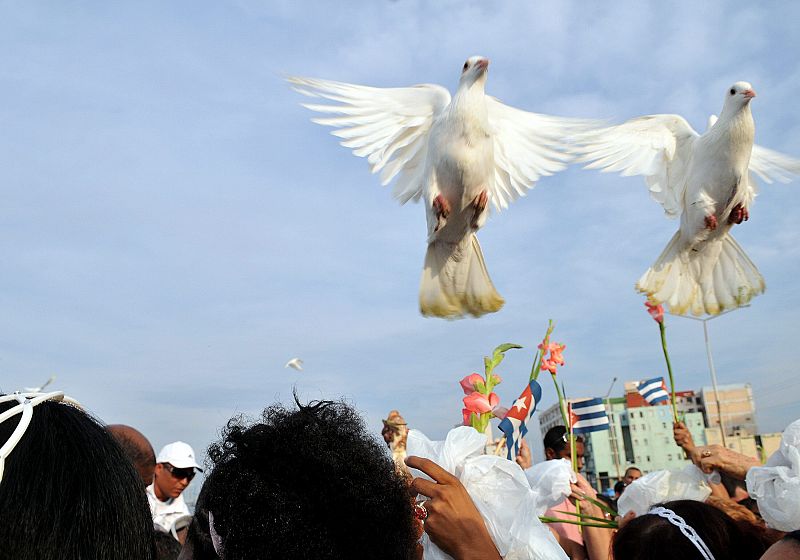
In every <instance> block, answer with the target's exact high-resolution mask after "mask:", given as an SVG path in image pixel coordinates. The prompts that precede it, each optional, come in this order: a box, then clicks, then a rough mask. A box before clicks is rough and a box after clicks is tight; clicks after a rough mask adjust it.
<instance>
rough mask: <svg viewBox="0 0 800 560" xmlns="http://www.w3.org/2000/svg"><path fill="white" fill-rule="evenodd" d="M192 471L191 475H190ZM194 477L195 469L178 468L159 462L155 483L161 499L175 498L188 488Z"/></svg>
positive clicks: (156, 491) (157, 493)
mask: <svg viewBox="0 0 800 560" xmlns="http://www.w3.org/2000/svg"><path fill="white" fill-rule="evenodd" d="M189 471H191V473H192V474H191V475H189V474H188V473H189ZM193 477H194V469H192V468H189V469H176V468H174V467H173V466H172V465H170V464H169V463H158V464H157V465H156V470H155V473H154V480H153V485H154V487H155V488H154V489H155V493H156V496H157V497H158V499H160V500H164V501H166V500H168V499H175V498H177V497H178V496H180V495H181V493H182V492H183V491H184V490H186V487H187V486H189V483H190V482H191V481H192V478H193Z"/></svg>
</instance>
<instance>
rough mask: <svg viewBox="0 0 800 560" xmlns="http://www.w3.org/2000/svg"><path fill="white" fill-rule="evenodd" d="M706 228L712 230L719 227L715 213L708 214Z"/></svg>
mask: <svg viewBox="0 0 800 560" xmlns="http://www.w3.org/2000/svg"><path fill="white" fill-rule="evenodd" d="M706 229H708V230H711V231H714V230H715V229H717V217H716V216H715V215H714V214H711V215H710V216H706Z"/></svg>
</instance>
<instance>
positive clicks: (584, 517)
mask: <svg viewBox="0 0 800 560" xmlns="http://www.w3.org/2000/svg"><path fill="white" fill-rule="evenodd" d="M556 513H563V514H564V515H572V516H574V517H579V518H580V519H582V520H583V519H588V520H589V521H599V522H600V523H608V521H609V520H608V519H606V518H605V517H592V516H591V515H581V514H580V513H575V512H574V511H560V510H556Z"/></svg>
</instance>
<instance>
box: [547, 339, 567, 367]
mask: <svg viewBox="0 0 800 560" xmlns="http://www.w3.org/2000/svg"><path fill="white" fill-rule="evenodd" d="M566 347H567V345H566V344H551V345H550V361H551V362H555V363H557V364H558V365H560V366H563V365H564V356H562V355H561V353H562V352H563V351H564V348H566Z"/></svg>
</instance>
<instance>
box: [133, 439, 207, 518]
mask: <svg viewBox="0 0 800 560" xmlns="http://www.w3.org/2000/svg"><path fill="white" fill-rule="evenodd" d="M195 469H197V470H198V471H200V472H202V471H203V469H201V468H200V465H198V464H197V461H195V458H194V450H193V449H192V448H191V446H189V444H187V443H184V442H182V441H176V442H174V443H170V444H167V445H165V446H164V447H163V448H162V449H161V451H159V452H158V456H157V457H156V470H155V474H154V476H153V484H151V485H150V486H148V487H147V499H148V501H149V502H150V513H152V514H153V523H154V524H155V525H158V526H160V527H162V528H163V529H164V530H165V531H170V529H172V525H173V524H174V523H175V521H176V520H178V519H180V518H181V517H184V516H186V515H189V508H188V507H187V506H186V502H184V501H183V496H181V494H182V493H183V491H184V490H186V487H187V486H189V483H190V482H191V481H192V479H193V478H194V475H195Z"/></svg>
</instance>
